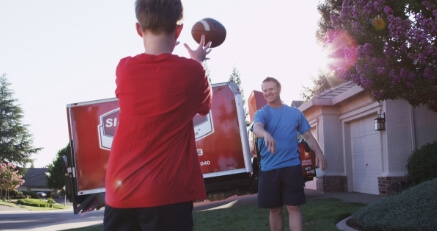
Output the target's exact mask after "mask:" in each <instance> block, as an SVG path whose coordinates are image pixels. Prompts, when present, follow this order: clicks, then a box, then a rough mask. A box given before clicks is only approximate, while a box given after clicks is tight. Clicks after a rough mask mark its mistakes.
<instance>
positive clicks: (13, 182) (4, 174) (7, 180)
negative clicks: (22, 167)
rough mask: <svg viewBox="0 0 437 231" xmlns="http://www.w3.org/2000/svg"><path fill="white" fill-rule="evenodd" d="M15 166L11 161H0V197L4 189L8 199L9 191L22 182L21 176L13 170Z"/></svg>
mask: <svg viewBox="0 0 437 231" xmlns="http://www.w3.org/2000/svg"><path fill="white" fill-rule="evenodd" d="M15 168H16V166H15V165H14V164H12V163H8V164H5V163H0V198H1V197H2V192H3V190H5V192H6V193H5V196H6V199H7V200H9V199H10V198H9V191H10V190H14V189H16V188H18V187H20V185H22V184H24V180H23V179H22V178H23V176H22V175H20V174H18V170H15Z"/></svg>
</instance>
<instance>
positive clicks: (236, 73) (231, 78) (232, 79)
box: [229, 67, 250, 126]
mask: <svg viewBox="0 0 437 231" xmlns="http://www.w3.org/2000/svg"><path fill="white" fill-rule="evenodd" d="M229 82H234V83H236V84H237V85H238V88H239V89H240V92H241V98H242V100H243V106H244V116H245V118H246V125H247V126H249V125H250V122H249V120H247V116H248V115H249V113H248V112H247V108H246V100H245V98H244V91H243V88H241V78H240V72H239V71H238V70H237V68H236V67H234V68H232V73H231V75H230V76H229Z"/></svg>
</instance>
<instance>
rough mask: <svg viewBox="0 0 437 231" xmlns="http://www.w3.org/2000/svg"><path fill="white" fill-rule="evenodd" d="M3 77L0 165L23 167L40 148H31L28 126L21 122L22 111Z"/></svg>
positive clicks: (1, 77) (1, 81)
mask: <svg viewBox="0 0 437 231" xmlns="http://www.w3.org/2000/svg"><path fill="white" fill-rule="evenodd" d="M9 85H10V84H9V83H8V82H7V80H6V77H5V75H1V76H0V163H12V164H16V165H20V166H23V167H24V166H25V165H26V164H28V163H32V162H33V160H32V159H31V155H32V154H34V153H37V152H38V151H40V150H41V148H34V147H32V142H33V141H32V136H31V135H30V134H29V131H28V130H27V127H28V125H25V124H23V123H22V122H21V119H22V118H23V111H22V110H21V108H20V107H19V106H18V105H16V100H15V99H13V98H12V93H13V92H12V91H11V90H9V88H8V87H9Z"/></svg>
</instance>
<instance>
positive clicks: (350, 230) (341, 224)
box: [336, 216, 359, 231]
mask: <svg viewBox="0 0 437 231" xmlns="http://www.w3.org/2000/svg"><path fill="white" fill-rule="evenodd" d="M349 218H351V217H350V216H349V217H346V218H345V219H343V220H341V221H340V222H338V223H337V224H336V226H337V229H339V230H344V231H359V230H356V229H354V228H352V227H349V226H348V225H347V223H346V222H347V221H348V220H349Z"/></svg>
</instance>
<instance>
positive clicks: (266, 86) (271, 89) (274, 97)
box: [262, 81, 281, 103]
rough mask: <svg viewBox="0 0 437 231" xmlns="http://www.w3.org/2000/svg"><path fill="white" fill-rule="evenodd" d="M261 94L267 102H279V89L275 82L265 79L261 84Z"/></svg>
mask: <svg viewBox="0 0 437 231" xmlns="http://www.w3.org/2000/svg"><path fill="white" fill-rule="evenodd" d="M262 87H263V89H262V90H263V95H264V98H265V99H266V101H267V103H276V102H278V101H279V102H281V98H280V93H281V89H279V88H278V86H277V85H276V83H275V82H272V81H266V82H264V83H263V85H262Z"/></svg>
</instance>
